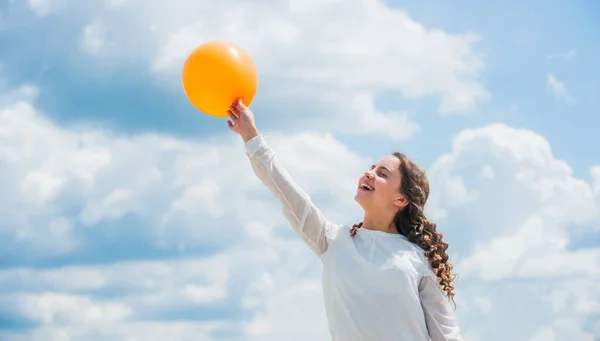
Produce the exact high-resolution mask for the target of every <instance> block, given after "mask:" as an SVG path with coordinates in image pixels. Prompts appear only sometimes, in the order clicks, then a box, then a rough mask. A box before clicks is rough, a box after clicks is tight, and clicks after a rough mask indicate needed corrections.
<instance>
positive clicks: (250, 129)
mask: <svg viewBox="0 0 600 341" xmlns="http://www.w3.org/2000/svg"><path fill="white" fill-rule="evenodd" d="M228 113H229V117H230V118H231V120H228V121H227V125H228V126H229V128H230V129H231V130H232V131H234V132H236V133H237V134H239V135H240V136H241V137H242V139H243V140H244V143H245V148H246V153H247V155H248V157H249V159H250V162H251V164H252V168H253V170H254V172H255V174H256V176H257V177H258V178H259V179H260V180H261V181H262V182H263V183H264V184H265V185H266V186H267V187H268V188H269V190H270V191H271V193H272V194H273V195H274V196H275V197H276V198H278V199H279V200H280V202H281V204H282V206H283V212H284V214H285V217H286V218H287V219H288V220H289V222H290V224H291V225H292V227H293V228H294V230H295V231H296V232H297V233H298V234H299V235H300V237H301V238H302V239H303V240H304V242H305V243H306V244H307V245H308V246H309V247H310V248H311V249H312V250H313V251H314V252H315V253H316V254H317V255H318V256H319V257H320V259H321V261H322V263H323V292H324V297H325V310H326V314H327V320H328V324H329V330H330V333H331V336H332V339H333V340H334V341H395V340H397V341H428V340H432V341H459V340H462V338H461V336H460V331H459V327H458V323H457V319H456V316H455V314H454V311H453V309H452V307H451V306H450V302H449V300H450V299H452V298H453V296H454V294H453V292H452V290H453V289H454V287H453V275H452V274H451V270H452V265H451V264H450V263H449V262H448V254H447V253H446V249H447V247H448V244H447V243H445V242H443V241H442V234H441V233H439V232H437V231H436V225H435V224H434V223H432V222H430V221H429V220H427V218H426V217H425V215H424V214H423V207H424V206H425V202H426V201H427V197H428V195H429V183H428V181H427V178H426V177H425V173H424V172H423V170H421V169H420V168H419V167H418V166H417V165H416V164H415V163H414V162H412V161H411V160H410V159H409V158H407V157H406V156H404V155H403V154H400V153H394V154H392V155H387V156H385V157H383V158H381V159H380V160H379V161H378V162H377V164H375V165H373V166H372V167H371V169H369V170H368V171H367V172H366V173H365V174H364V175H363V176H361V178H360V179H359V181H358V186H357V190H356V195H355V197H354V198H355V200H356V201H357V202H358V204H359V205H360V206H361V207H362V208H363V210H364V219H363V222H362V223H360V224H356V225H354V226H353V227H351V228H349V227H345V226H343V225H342V226H340V225H336V224H334V223H332V222H330V221H329V220H327V218H326V217H325V216H323V214H322V213H321V211H319V209H318V208H317V207H315V205H314V204H313V203H312V202H311V199H310V197H309V196H308V194H306V193H305V192H304V191H303V190H302V189H301V188H300V187H299V186H298V185H297V184H296V182H295V181H294V180H293V179H292V178H291V177H290V176H289V175H288V173H287V172H286V170H285V169H284V168H283V166H282V165H281V164H280V163H279V161H278V160H277V158H276V157H275V153H274V152H273V150H272V149H271V148H270V147H269V146H268V145H267V143H266V142H265V139H264V137H263V136H262V135H260V134H259V132H258V130H257V129H256V125H255V123H254V114H253V113H252V111H251V110H250V109H248V108H247V107H246V106H245V105H244V104H243V103H242V102H241V101H235V102H234V103H233V104H232V105H231V107H230V110H229V112H228Z"/></svg>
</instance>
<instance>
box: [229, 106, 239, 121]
mask: <svg viewBox="0 0 600 341" xmlns="http://www.w3.org/2000/svg"><path fill="white" fill-rule="evenodd" d="M227 115H229V117H230V118H231V119H232V120H233V121H235V120H237V119H238V118H239V117H238V115H237V114H235V113H234V112H233V111H232V110H231V109H229V110H227Z"/></svg>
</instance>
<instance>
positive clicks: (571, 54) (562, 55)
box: [546, 49, 577, 60]
mask: <svg viewBox="0 0 600 341" xmlns="http://www.w3.org/2000/svg"><path fill="white" fill-rule="evenodd" d="M575 57H577V50H575V49H569V50H568V51H565V52H558V53H552V54H549V55H548V56H546V58H548V59H564V60H571V59H573V58H575Z"/></svg>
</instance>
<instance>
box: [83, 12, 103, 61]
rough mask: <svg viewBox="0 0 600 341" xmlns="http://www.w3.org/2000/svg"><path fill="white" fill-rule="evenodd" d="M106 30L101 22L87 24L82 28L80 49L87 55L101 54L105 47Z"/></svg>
mask: <svg viewBox="0 0 600 341" xmlns="http://www.w3.org/2000/svg"><path fill="white" fill-rule="evenodd" d="M107 31H108V28H107V27H106V25H104V23H102V21H101V20H98V21H96V22H94V23H91V24H88V25H86V26H85V27H84V28H83V32H82V35H81V48H82V49H83V51H85V52H86V53H89V54H98V53H100V52H102V50H103V49H104V48H105V45H106V39H107V38H106V35H107Z"/></svg>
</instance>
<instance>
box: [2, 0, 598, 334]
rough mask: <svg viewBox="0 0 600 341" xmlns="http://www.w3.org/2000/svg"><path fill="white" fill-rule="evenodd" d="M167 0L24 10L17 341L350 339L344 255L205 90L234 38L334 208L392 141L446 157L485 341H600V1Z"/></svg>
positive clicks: (466, 291)
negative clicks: (339, 321) (330, 257)
mask: <svg viewBox="0 0 600 341" xmlns="http://www.w3.org/2000/svg"><path fill="white" fill-rule="evenodd" d="M165 3H166V2H165V1H159V0H146V1H141V0H106V1H100V0H94V1H74V0H27V1H25V0H0V189H1V190H0V340H2V341H4V340H6V341H24V340H27V341H38V340H39V341H59V340H60V341H66V340H77V341H80V340H94V341H96V340H98V341H100V340H103V341H104V340H111V341H112V340H127V341H134V340H144V341H153V340H161V341H162V340H166V339H168V340H173V341H187V340H194V341H201V340H260V341H264V340H276V341H279V340H291V341H294V340H298V341H300V340H323V341H325V340H328V339H329V335H328V331H327V325H326V321H325V315H324V310H323V301H322V296H321V287H320V285H321V284H320V271H321V267H320V264H319V261H318V259H317V258H316V257H315V256H314V255H313V254H312V253H311V252H310V250H309V249H308V248H307V247H305V246H304V245H303V244H301V242H300V241H299V238H297V237H296V236H295V235H293V234H292V233H291V231H290V228H289V226H288V225H287V223H286V221H285V220H284V218H283V216H282V214H281V213H280V209H279V206H278V204H277V203H276V202H275V201H274V200H273V199H272V198H271V196H270V195H269V193H268V192H267V191H266V190H265V189H264V188H263V186H262V185H261V184H260V183H259V182H258V181H257V180H256V179H255V177H254V175H253V174H252V172H251V169H250V167H249V163H248V161H247V159H246V157H245V155H244V152H243V147H242V143H241V141H240V139H239V138H238V137H237V136H233V134H232V133H231V132H230V131H229V130H228V129H227V126H226V122H225V120H223V119H217V118H213V117H209V116H206V115H203V114H201V113H199V112H198V111H197V110H196V109H194V108H193V107H192V106H191V105H190V103H189V102H188V101H187V99H186V98H185V95H184V94H183V91H182V88H181V82H180V72H181V67H182V63H183V61H184V60H185V58H186V56H187V54H188V53H189V52H190V51H191V50H192V49H193V48H195V47H196V46H198V45H200V44H202V43H204V42H207V41H211V40H228V41H231V42H234V43H236V44H238V45H240V46H241V47H243V48H244V49H245V50H246V51H247V52H248V53H249V54H250V55H251V56H252V58H253V59H254V61H255V63H256V66H257V68H258V72H259V75H260V89H259V93H258V95H257V98H256V101H255V102H254V103H253V105H252V108H253V110H254V111H255V113H256V119H257V122H258V124H259V127H260V129H261V130H262V131H263V133H264V134H265V135H266V137H267V139H268V141H269V143H270V145H271V146H272V147H273V148H274V149H275V150H276V151H277V152H278V155H279V156H280V158H281V160H282V161H283V162H284V164H285V165H286V166H287V167H288V169H289V171H290V172H291V173H292V175H293V176H294V177H295V178H296V179H297V180H298V181H299V182H300V183H301V185H302V186H303V187H304V188H305V189H306V190H307V191H308V192H309V193H310V194H311V195H312V197H313V199H314V201H315V202H316V203H317V204H318V205H319V206H320V207H321V208H322V209H323V211H325V212H326V214H327V215H328V216H329V217H330V218H331V219H332V220H334V221H336V222H339V223H354V222H357V221H358V220H359V219H360V218H361V212H360V209H359V207H358V206H357V205H356V204H355V203H354V202H353V200H352V194H353V192H354V189H355V183H356V182H355V181H356V179H357V177H358V176H360V174H361V173H362V172H363V171H364V170H365V169H366V168H367V167H368V166H369V165H370V164H371V162H373V161H374V160H376V159H378V158H379V157H380V156H382V155H384V154H385V153H388V152H392V151H395V150H399V151H403V152H406V153H407V154H409V155H411V156H412V157H413V158H414V159H416V160H417V161H418V162H419V163H421V164H422V165H423V166H424V167H426V168H427V170H428V174H429V177H430V180H431V182H432V194H431V199H430V202H429V206H428V208H427V211H428V214H429V215H430V216H431V218H432V219H434V220H435V221H437V222H438V224H439V229H440V230H441V231H442V232H443V233H444V236H445V238H446V239H447V240H448V242H449V243H450V252H451V256H452V260H453V262H454V263H455V264H456V271H457V273H458V275H459V279H458V284H457V290H456V292H457V296H456V300H457V304H458V309H457V314H458V316H459V318H460V324H461V327H462V329H463V331H464V336H465V339H466V340H469V341H476V340H486V341H494V340H531V341H538V340H540V341H541V340H544V341H552V340H556V341H559V340H560V341H562V340H564V341H571V340H600V293H599V292H598V290H597V288H598V284H597V283H598V281H599V280H600V156H599V155H600V154H598V148H599V146H600V136H599V135H598V132H597V131H598V127H600V112H599V109H598V108H599V107H600V96H599V94H600V93H599V92H598V89H600V67H598V60H600V22H599V21H598V18H599V16H600V4H598V3H597V2H595V1H593V0H587V1H586V0H581V1H566V0H564V1H560V0H556V1H542V0H533V1H529V2H527V3H523V2H518V1H513V0H509V1H488V2H485V3H484V2H474V1H465V0H457V1H452V2H448V1H443V0H433V1H428V2H426V3H422V2H420V3H418V4H415V2H413V1H403V0H390V1H388V2H383V1H379V0H345V1H340V0H326V1H324V0H278V1H276V0H253V1H242V0H221V1H218V2H216V1H208V0H201V1H197V0H196V1H191V0H173V1H171V5H169V6H167V5H165ZM594 288H596V289H594Z"/></svg>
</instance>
